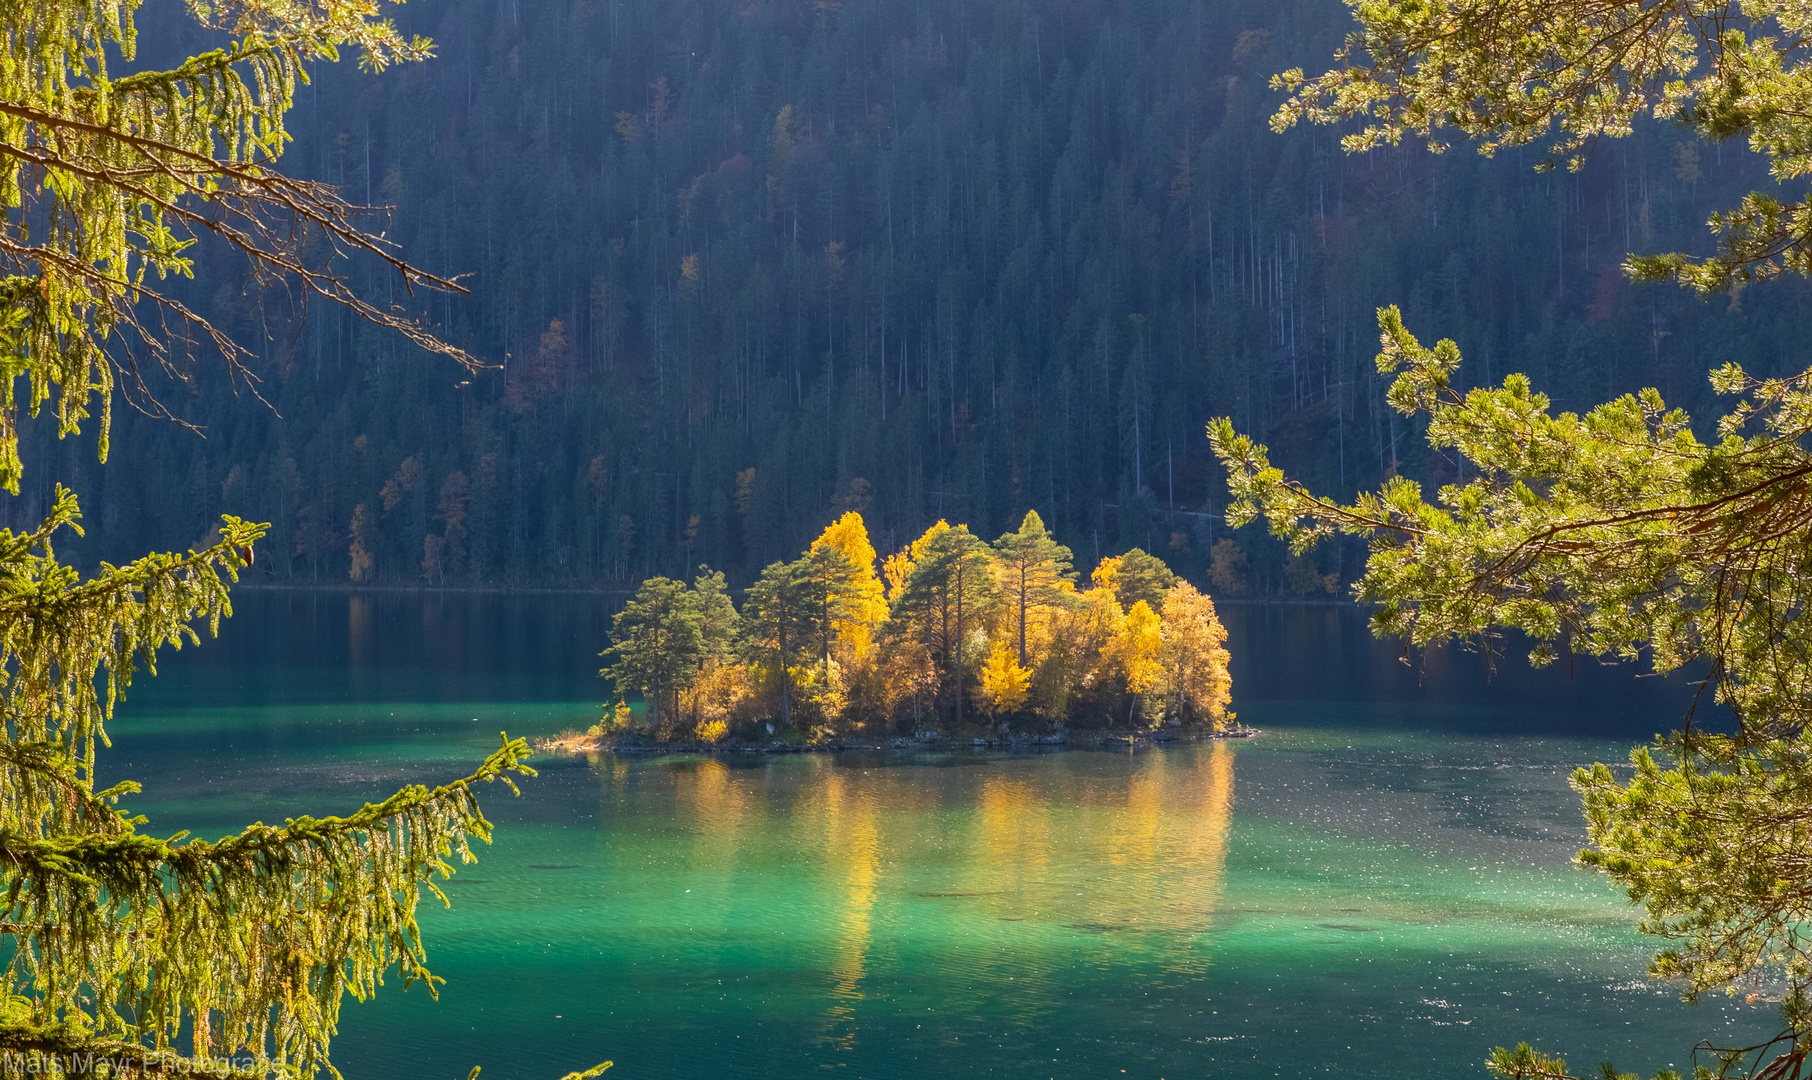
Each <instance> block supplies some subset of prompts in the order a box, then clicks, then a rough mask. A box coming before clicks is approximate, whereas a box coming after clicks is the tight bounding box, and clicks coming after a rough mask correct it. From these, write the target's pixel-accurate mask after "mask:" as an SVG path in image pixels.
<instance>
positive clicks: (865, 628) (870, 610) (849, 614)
mask: <svg viewBox="0 0 1812 1080" xmlns="http://www.w3.org/2000/svg"><path fill="white" fill-rule="evenodd" d="M826 548H828V549H830V550H833V551H836V552H838V553H840V554H841V555H842V556H843V557H844V558H846V559H848V560H849V561H850V564H851V565H852V566H854V567H855V568H856V573H855V575H854V577H853V578H851V579H850V580H848V581H846V582H844V586H843V592H844V596H843V597H842V598H841V601H842V602H841V604H840V606H839V613H838V615H837V616H836V617H835V618H834V619H832V620H831V625H832V633H833V634H834V635H835V637H836V651H837V652H838V653H839V654H840V655H839V656H838V660H839V661H840V662H841V663H843V664H845V665H847V664H850V663H854V662H859V661H861V660H863V659H865V658H866V657H867V656H868V653H869V650H870V649H871V648H872V647H873V644H874V631H875V628H876V627H877V626H880V625H881V624H882V623H883V622H885V621H887V597H886V594H885V593H884V592H883V591H882V588H881V579H880V577H879V576H878V575H877V574H876V573H875V546H874V544H873V543H871V542H870V541H869V539H868V526H867V525H866V524H865V523H864V522H863V521H862V515H861V514H858V513H857V512H855V511H854V510H851V511H849V512H848V513H846V514H844V515H843V516H842V517H840V518H838V519H837V520H836V521H833V522H831V524H830V526H829V527H828V528H826V529H825V530H824V532H823V533H821V534H820V535H819V537H818V539H816V540H814V541H812V548H811V549H812V550H813V551H819V550H823V549H826Z"/></svg>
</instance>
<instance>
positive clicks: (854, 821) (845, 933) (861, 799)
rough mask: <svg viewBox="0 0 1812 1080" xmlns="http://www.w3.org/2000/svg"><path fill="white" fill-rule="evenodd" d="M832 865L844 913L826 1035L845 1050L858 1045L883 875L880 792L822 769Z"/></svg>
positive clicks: (833, 965)
mask: <svg viewBox="0 0 1812 1080" xmlns="http://www.w3.org/2000/svg"><path fill="white" fill-rule="evenodd" d="M819 774H820V775H821V776H823V805H824V810H825V826H826V827H825V831H824V842H825V845H826V856H827V861H829V862H830V864H831V866H832V868H833V869H834V870H835V871H836V872H837V873H838V874H839V876H840V877H841V878H842V880H841V882H840V883H839V884H838V886H836V888H837V889H838V893H840V907H841V909H842V910H841V912H840V913H839V914H838V917H837V932H836V946H835V949H834V951H833V952H832V955H831V962H830V976H831V989H830V999H831V1003H830V1007H829V1008H828V1009H827V1010H825V1018H824V1019H825V1023H824V1037H823V1040H821V1041H829V1042H833V1043H835V1044H836V1045H837V1047H838V1048H839V1049H842V1050H852V1049H854V1048H855V1045H856V1029H857V1025H856V1003H857V1002H860V1001H861V1000H862V997H863V994H862V975H863V971H864V969H865V968H866V966H867V962H868V946H869V938H870V936H871V934H872V932H873V914H874V906H875V885H876V882H877V881H878V880H879V879H880V876H881V829H880V815H879V813H878V811H877V803H876V799H875V792H874V791H873V790H872V789H869V788H867V787H866V786H865V784H864V782H865V780H866V779H867V778H866V777H856V778H854V779H851V778H850V776H849V773H848V771H847V770H843V769H835V768H832V769H822V770H819Z"/></svg>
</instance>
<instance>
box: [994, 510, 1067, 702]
mask: <svg viewBox="0 0 1812 1080" xmlns="http://www.w3.org/2000/svg"><path fill="white" fill-rule="evenodd" d="M994 559H995V564H996V565H997V566H998V567H999V568H1000V580H1001V594H1002V601H1003V603H1004V604H1005V606H1006V611H1007V619H1008V623H1009V625H1008V629H1009V631H1010V632H1011V633H1012V635H1013V638H1014V640H1015V642H1016V644H1017V645H1018V648H1019V666H1020V667H1022V668H1023V667H1025V666H1026V626H1027V624H1028V623H1029V622H1031V621H1032V620H1034V619H1037V618H1038V616H1039V614H1040V613H1041V612H1044V611H1047V610H1049V609H1051V608H1055V607H1058V606H1060V605H1062V604H1063V603H1065V600H1066V598H1067V597H1070V596H1073V595H1074V586H1075V583H1076V574H1075V571H1074V570H1072V569H1071V565H1070V560H1071V556H1070V549H1069V548H1066V547H1064V546H1063V545H1062V544H1059V543H1058V542H1057V541H1056V540H1053V539H1052V538H1051V534H1050V532H1049V531H1048V530H1047V529H1046V528H1045V527H1044V519H1043V518H1041V517H1039V516H1038V511H1036V510H1027V511H1026V516H1025V517H1024V519H1022V520H1021V521H1020V523H1019V528H1018V529H1017V530H1015V531H1014V532H1010V533H1003V534H1001V537H1000V539H998V540H996V541H994Z"/></svg>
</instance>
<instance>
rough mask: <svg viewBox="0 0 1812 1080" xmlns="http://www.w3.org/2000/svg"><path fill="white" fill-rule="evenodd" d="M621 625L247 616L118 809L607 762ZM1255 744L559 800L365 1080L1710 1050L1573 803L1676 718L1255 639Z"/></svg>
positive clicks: (532, 612) (1128, 1068) (1278, 637)
mask: <svg viewBox="0 0 1812 1080" xmlns="http://www.w3.org/2000/svg"><path fill="white" fill-rule="evenodd" d="M609 610H610V606H609V601H608V600H605V599H602V598H589V597H569V596H529V597H507V598H506V597H459V596H429V597H410V596H394V595H392V596H347V595H343V594H268V593H267V594H247V595H246V596H245V597H244V598H242V599H241V600H240V602H239V613H238V616H237V617H236V618H235V619H233V620H231V621H230V622H229V623H227V624H225V628H224V630H223V638H222V640H221V641H219V642H208V643H207V644H206V645H205V646H204V647H203V648H202V649H200V650H188V651H185V652H184V653H182V654H181V655H180V656H176V657H172V658H170V660H169V661H168V662H167V663H166V664H165V665H164V671H163V675H162V677H161V678H159V679H158V680H157V681H156V682H155V683H149V684H145V685H143V687H142V688H141V689H140V690H138V691H135V693H134V695H133V697H132V699H131V701H130V702H129V703H128V704H127V705H126V706H125V707H124V708H123V709H122V714H121V718H120V720H119V722H118V723H117V724H116V726H115V729H114V730H115V735H116V744H117V745H116V748H115V750H114V751H113V752H112V753H111V756H110V759H109V761H108V766H107V767H108V769H109V771H110V772H111V773H112V774H113V775H115V776H121V777H123V776H133V777H136V778H139V779H141V780H143V781H144V782H145V783H146V796H145V798H144V799H143V800H142V801H141V802H140V804H139V805H140V807H141V808H143V809H145V810H147V811H149V812H150V813H152V814H153V822H154V826H155V827H157V828H159V829H160V830H161V829H173V828H176V827H191V828H197V829H200V830H201V831H204V832H209V831H215V832H219V831H226V830H230V829H233V828H237V827H238V826H239V825H241V824H243V823H245V822H246V821H248V820H252V819H254V818H263V819H266V820H276V819H280V818H281V817H282V816H284V815H285V814H294V813H299V812H304V811H308V812H324V811H334V810H344V809H347V808H350V807H354V806H356V805H358V804H359V803H361V802H363V801H365V800H367V799H371V798H376V797H381V796H382V795H383V794H386V793H387V792H388V791H389V790H390V789H392V788H394V787H395V786H396V785H397V784H399V783H402V782H405V781H410V780H417V779H434V778H446V777H450V776H453V775H456V774H457V773H458V772H459V771H460V770H461V768H462V767H464V766H467V765H469V764H470V763H471V762H472V761H474V760H476V758H477V757H479V756H480V755H482V754H483V753H484V752H485V751H486V750H488V749H490V747H492V746H493V745H495V741H496V739H497V732H498V731H499V729H502V728H507V729H508V730H509V731H510V732H511V733H512V734H525V735H538V734H546V733H551V732H553V731H557V730H560V729H561V728H564V727H568V726H574V725H579V724H583V723H587V722H589V720H590V719H591V718H592V717H593V716H594V715H595V711H596V709H597V702H598V701H599V699H600V698H601V697H602V696H603V695H602V693H601V691H602V689H603V688H602V687H601V685H600V684H599V683H598V680H597V679H596V677H595V670H596V666H597V661H596V657H595V653H596V651H597V650H598V648H600V647H601V646H602V644H603V634H604V632H605V630H606V628H607V627H608V616H609ZM1226 616H1227V620H1228V622H1229V627H1230V630H1231V641H1230V647H1231V648H1232V649H1233V651H1234V656H1235V658H1236V660H1235V665H1236V666H1235V672H1234V675H1235V697H1236V701H1235V707H1236V708H1237V709H1238V710H1239V711H1240V713H1241V716H1242V718H1243V719H1245V720H1247V721H1249V722H1252V723H1254V724H1256V725H1258V726H1260V727H1262V728H1264V729H1265V734H1264V735H1263V736H1262V737H1259V738H1256V739H1253V740H1249V741H1244V742H1223V743H1216V744H1210V745H1199V746H1189V747H1179V748H1172V749H1166V750H1161V751H1150V752H1139V753H1132V754H1113V753H1105V752H1069V753H1060V754H1045V755H1023V756H1015V755H1005V754H972V753H968V752H964V753H960V754H951V755H911V756H906V755H898V756H894V755H867V756H862V755H847V756H839V757H834V758H833V757H828V756H819V755H810V756H797V757H769V756H765V755H755V756H749V757H738V758H734V759H725V760H716V759H698V758H673V759H662V760H654V761H624V760H620V759H615V758H610V757H604V758H600V759H598V760H595V761H584V760H576V759H569V760H556V761H544V762H540V763H538V764H539V766H540V768H541V770H542V772H541V776H540V777H539V778H538V779H535V780H532V781H530V782H528V784H527V785H526V786H525V794H524V797H523V798H521V799H509V798H507V797H503V793H502V792H498V793H497V795H496V796H494V797H493V798H492V799H491V800H490V802H489V803H488V808H489V809H490V811H491V813H492V816H493V818H494V819H495V820H496V821H497V823H498V829H497V843H496V845H495V846H494V847H493V848H491V849H488V850H486V851H484V852H482V861H481V862H480V863H479V864H478V865H477V866H474V867H470V868H467V869H466V870H464V871H463V872H462V873H461V874H460V875H459V876H458V877H457V878H455V879H454V884H453V887H452V888H451V889H450V890H449V892H450V893H451V895H452V897H453V900H454V906H453V908H452V909H451V910H448V911H442V910H438V909H435V910H429V911H426V912H425V914H424V917H423V920H422V922H423V927H424V930H425V932H426V934H427V937H428V941H429V944H430V949H431V954H430V960H431V963H432V966H433V967H434V968H435V970H436V971H437V973H438V974H440V975H442V976H444V977H445V978H447V980H448V983H447V985H446V987H445V988H444V989H443V990H442V992H441V997H440V1000H439V1001H438V1002H436V1001H432V1000H430V999H429V998H428V997H427V995H425V994H423V993H421V992H419V991H418V990H411V991H410V992H408V993H407V994H405V993H402V992H401V990H400V987H399V986H395V985H393V986H391V987H388V988H386V990H385V991H384V992H383V993H382V994H381V995H380V996H379V998H378V999H377V1000H376V1001H375V1002H373V1003H370V1004H367V1005H357V1004H352V1003H349V1004H348V1008H347V1011H346V1013H345V1015H344V1018H343V1023H342V1035H341V1037H340V1039H339V1041H338V1042H337V1043H336V1060H337V1062H338V1064H339V1065H340V1067H341V1068H342V1069H343V1070H344V1071H345V1072H346V1074H347V1075H348V1076H349V1077H359V1076H365V1077H390V1076H400V1075H409V1076H434V1075H442V1076H448V1077H457V1076H464V1075H465V1072H466V1070H467V1069H469V1068H470V1066H471V1065H474V1064H482V1065H484V1066H485V1076H486V1078H487V1080H489V1078H491V1077H497V1078H500V1080H507V1078H513V1077H524V1078H527V1077H557V1076H559V1075H560V1074H562V1073H563V1072H565V1071H566V1070H567V1069H570V1068H574V1067H577V1066H580V1065H584V1064H590V1063H591V1062H593V1061H596V1060H601V1059H604V1058H611V1059H614V1060H615V1061H617V1062H618V1067H617V1071H616V1072H614V1073H613V1074H612V1075H616V1076H624V1077H656V1076H672V1075H691V1076H709V1077H790V1076H801V1075H810V1074H814V1073H817V1072H819V1071H822V1070H831V1071H838V1072H840V1073H841V1074H843V1075H847V1076H851V1077H876V1078H900V1080H907V1078H911V1080H917V1078H931V1077H939V1078H942V1077H1012V1078H1020V1077H1026V1078H1031V1077H1048V1078H1053V1080H1055V1078H1058V1077H1110V1078H1111V1077H1119V1076H1122V1075H1125V1076H1128V1077H1157V1078H1173V1080H1174V1078H1181V1077H1207V1076H1212V1077H1248V1076H1249V1077H1260V1076H1306V1075H1324V1074H1325V1075H1340V1076H1344V1077H1393V1078H1400V1077H1437V1076H1438V1077H1457V1076H1483V1075H1485V1074H1484V1070H1483V1068H1482V1066H1481V1064H1480V1062H1481V1061H1482V1059H1483V1057H1484V1054H1485V1053H1486V1052H1487V1051H1488V1050H1489V1048H1490V1047H1492V1046H1494V1045H1499V1044H1503V1043H1506V1042H1515V1041H1518V1040H1521V1039H1530V1040H1532V1041H1536V1042H1537V1043H1538V1044H1540V1045H1542V1046H1544V1047H1548V1048H1552V1049H1554V1050H1557V1051H1561V1052H1564V1053H1566V1054H1567V1055H1568V1056H1569V1058H1570V1060H1571V1061H1572V1064H1573V1065H1574V1066H1575V1070H1576V1071H1577V1070H1579V1069H1584V1068H1590V1067H1591V1066H1592V1065H1593V1064H1594V1063H1596V1062H1597V1061H1599V1060H1602V1059H1605V1058H1614V1059H1615V1060H1616V1061H1617V1062H1618V1064H1619V1066H1620V1067H1621V1068H1625V1069H1640V1070H1642V1071H1643V1072H1645V1073H1646V1072H1648V1071H1651V1070H1653V1069H1655V1068H1658V1067H1663V1066H1667V1065H1674V1066H1676V1067H1682V1066H1685V1065H1686V1064H1687V1060H1688V1059H1687V1058H1686V1057H1685V1056H1684V1055H1685V1053H1686V1052H1687V1050H1688V1049H1689V1048H1690V1045H1691V1044H1692V1043H1693V1042H1694V1041H1695V1040H1696V1039H1697V1038H1699V1037H1700V1036H1702V1035H1715V1036H1717V1037H1720V1038H1723V1037H1726V1036H1729V1037H1736V1036H1747V1035H1751V1034H1755V1033H1758V1032H1760V1031H1761V1030H1762V1029H1763V1028H1765V1027H1767V1026H1768V1024H1769V1022H1770V1021H1772V1019H1773V1016H1772V1014H1771V1013H1770V1012H1769V1011H1768V1010H1767V1009H1766V1008H1764V1007H1759V1006H1744V1005H1742V1004H1740V1003H1725V1002H1719V1003H1714V1004H1711V1005H1701V1006H1698V1007H1693V1008H1689V1007H1687V1006H1684V1005H1682V1004H1680V1003H1679V1001H1678V1000H1677V998H1676V996H1675V994H1674V993H1673V992H1672V991H1671V990H1670V989H1669V988H1667V987H1664V986H1659V985H1656V984H1653V983H1650V982H1648V981H1646V980H1645V979H1644V978H1643V974H1642V973H1643V970H1644V966H1645V962H1646V955H1647V946H1646V943H1645V942H1644V941H1643V940H1642V939H1641V938H1640V937H1639V936H1638V935H1636V934H1634V933H1633V932H1632V930H1631V929H1630V925H1631V922H1632V917H1631V914H1630V911H1629V909H1628V906H1627V904H1626V903H1624V902H1623V900H1622V899H1621V898H1620V896H1619V895H1618V894H1617V893H1616V892H1615V890H1614V889H1613V888H1612V887H1610V886H1609V885H1608V883H1606V882H1605V881H1603V880H1602V879H1599V878H1596V877H1594V876H1592V875H1589V874H1587V873H1584V872H1582V871H1578V870H1576V869H1574V868H1572V867H1571V866H1570V865H1569V859H1570V857H1571V855H1572V854H1573V853H1574V852H1575V851H1576V850H1577V848H1578V846H1579V845H1580V843H1581V839H1582V836H1581V833H1582V829H1581V825H1580V821H1579V811H1578V804H1577V800H1576V798H1575V797H1574V796H1573V795H1572V793H1571V792H1569V791H1568V790H1567V788H1566V784H1565V778H1566V774H1567V773H1568V771H1569V770H1570V769H1572V768H1573V767H1574V766H1576V765H1579V764H1583V763H1586V762H1589V761H1592V760H1598V759H1609V760H1621V759H1622V758H1623V757H1624V756H1625V755H1626V753H1627V750H1628V747H1629V745H1630V744H1631V743H1632V742H1636V741H1641V740H1643V739H1644V738H1645V737H1646V735H1647V734H1648V733H1650V732H1653V731H1655V730H1657V729H1660V728H1665V727H1668V726H1670V724H1671V723H1672V722H1673V721H1674V720H1675V719H1676V718H1677V716H1678V713H1679V711H1680V709H1681V708H1683V706H1684V703H1685V700H1686V691H1685V690H1683V688H1682V687H1680V686H1678V685H1674V684H1669V683H1665V682H1662V681H1659V680H1636V679H1633V678H1632V677H1631V675H1630V673H1628V672H1624V671H1616V670H1602V669H1598V668H1596V667H1586V666H1578V667H1575V668H1574V669H1572V670H1571V671H1568V670H1566V669H1564V668H1563V669H1558V670H1551V671H1546V672H1530V671H1528V670H1527V668H1526V666H1524V665H1521V664H1520V663H1517V662H1510V663H1506V664H1505V665H1503V668H1502V670H1501V671H1500V673H1499V674H1498V675H1497V677H1496V678H1494V679H1489V680H1488V679H1487V678H1486V677H1485V675H1484V671H1483V665H1482V664H1481V663H1480V662H1479V661H1478V659H1477V658H1476V657H1469V656H1464V655H1444V654H1443V655H1437V656H1435V657H1432V658H1429V659H1428V660H1427V662H1426V663H1421V662H1419V663H1418V664H1417V665H1415V666H1413V667H1411V666H1404V665H1402V664H1399V663H1397V662H1396V660H1395V656H1396V650H1395V648H1394V647H1392V646H1388V645H1379V644H1378V643H1375V642H1372V641H1370V639H1369V638H1368V637H1367V635H1366V634H1365V632H1364V628H1363V621H1362V619H1361V618H1360V617H1359V616H1358V615H1357V613H1355V612H1351V611H1347V610H1343V609H1334V608H1267V607H1239V608H1231V609H1229V610H1228V611H1227V612H1226Z"/></svg>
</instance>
